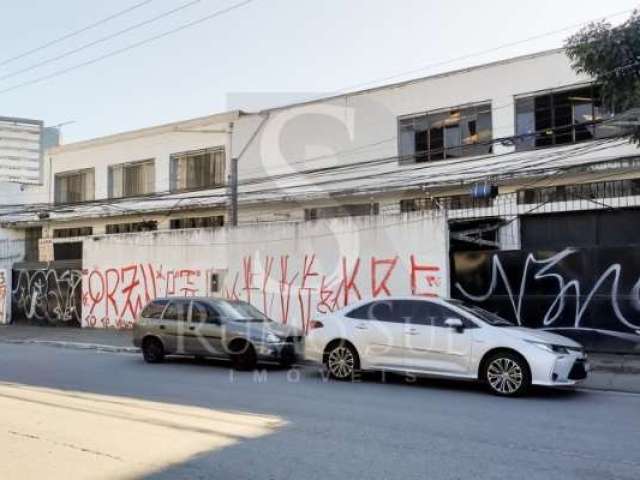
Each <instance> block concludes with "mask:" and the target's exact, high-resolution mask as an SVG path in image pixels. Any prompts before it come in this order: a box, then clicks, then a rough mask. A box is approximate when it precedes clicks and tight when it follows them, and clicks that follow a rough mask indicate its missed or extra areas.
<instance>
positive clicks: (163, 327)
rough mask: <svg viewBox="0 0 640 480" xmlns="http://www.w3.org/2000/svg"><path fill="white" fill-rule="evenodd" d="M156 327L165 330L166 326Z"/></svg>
mask: <svg viewBox="0 0 640 480" xmlns="http://www.w3.org/2000/svg"><path fill="white" fill-rule="evenodd" d="M158 328H160V330H166V327H165V326H164V325H160V327H158Z"/></svg>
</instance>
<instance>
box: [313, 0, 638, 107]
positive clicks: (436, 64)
mask: <svg viewBox="0 0 640 480" xmlns="http://www.w3.org/2000/svg"><path fill="white" fill-rule="evenodd" d="M634 10H635V8H628V9H626V10H621V11H618V12H614V13H611V14H609V15H605V16H603V17H597V18H594V19H591V20H588V21H584V22H580V23H575V24H573V25H569V26H567V27H563V28H559V29H556V30H551V31H548V32H545V33H541V34H538V35H533V36H531V37H527V38H523V39H521V40H516V41H513V42H508V43H503V44H501V45H497V46H495V47H491V48H488V49H485V50H478V51H476V52H473V53H468V54H465V55H461V56H459V57H454V58H450V59H447V60H443V61H440V62H434V63H430V64H426V65H422V66H421V67H418V68H415V69H412V70H407V71H404V72H400V73H396V74H393V75H389V76H386V77H379V78H377V79H373V80H369V81H367V82H362V83H358V84H352V85H349V86H346V87H343V88H340V89H338V90H337V91H336V94H335V96H339V95H340V94H339V92H345V91H346V92H349V91H353V90H357V89H361V88H363V87H366V86H369V85H375V84H378V83H383V82H387V81H390V80H394V79H397V78H400V77H404V76H407V75H412V74H416V73H419V72H422V71H424V70H431V69H433V68H435V67H442V66H445V65H449V64H451V63H455V62H459V61H462V60H468V59H471V58H474V57H480V56H482V55H486V54H488V53H493V52H496V51H498V50H503V49H505V48H509V47H514V46H517V45H521V44H523V43H529V42H532V41H534V40H539V39H541V38H545V37H549V36H553V35H557V34H559V33H563V32H566V31H568V30H573V29H576V28H579V27H584V26H586V25H588V24H590V23H593V22H597V21H602V20H606V19H608V18H614V17H618V16H620V15H624V14H627V13H631V12H633V11H634ZM420 80H422V79H411V80H407V82H416V81H420ZM322 98H323V97H317V98H310V99H308V100H306V101H305V102H304V103H307V102H313V101H316V100H319V99H322Z"/></svg>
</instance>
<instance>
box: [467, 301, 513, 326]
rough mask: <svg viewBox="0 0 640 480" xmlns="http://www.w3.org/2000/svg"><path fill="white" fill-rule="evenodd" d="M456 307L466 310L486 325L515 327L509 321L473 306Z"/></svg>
mask: <svg viewBox="0 0 640 480" xmlns="http://www.w3.org/2000/svg"><path fill="white" fill-rule="evenodd" d="M457 306H458V307H460V308H462V309H463V310H466V311H467V312H469V313H471V314H472V315H474V316H476V317H478V318H479V319H480V320H482V321H483V322H485V323H488V324H489V325H492V326H494V327H515V325H514V324H513V323H511V322H510V321H509V320H507V319H504V318H502V317H501V316H500V315H497V314H495V313H492V312H489V311H487V310H485V309H484V308H480V307H475V306H474V307H471V306H468V305H460V304H458V305H457Z"/></svg>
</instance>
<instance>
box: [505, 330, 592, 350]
mask: <svg viewBox="0 0 640 480" xmlns="http://www.w3.org/2000/svg"><path fill="white" fill-rule="evenodd" d="M501 330H504V332H505V333H506V334H508V335H512V336H514V337H518V338H520V339H521V340H531V341H533V342H544V343H552V344H554V345H562V346H563V347H574V348H582V345H580V344H579V343H578V342H576V341H574V340H571V339H570V338H567V337H563V336H562V335H558V334H555V333H551V332H545V331H544V330H534V329H533V328H526V327H506V328H501Z"/></svg>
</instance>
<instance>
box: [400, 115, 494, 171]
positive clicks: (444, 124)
mask: <svg viewBox="0 0 640 480" xmlns="http://www.w3.org/2000/svg"><path fill="white" fill-rule="evenodd" d="M492 135H493V133H492V125H491V104H489V103H486V104H482V105H476V106H472V107H460V108H455V109H451V110H448V111H440V112H433V113H424V114H421V115H414V116H411V117H409V118H401V119H399V120H398V153H399V155H400V163H401V164H407V163H419V162H427V161H430V160H442V159H445V158H458V157H468V156H473V155H482V154H487V153H491V151H492V144H491V140H492Z"/></svg>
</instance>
